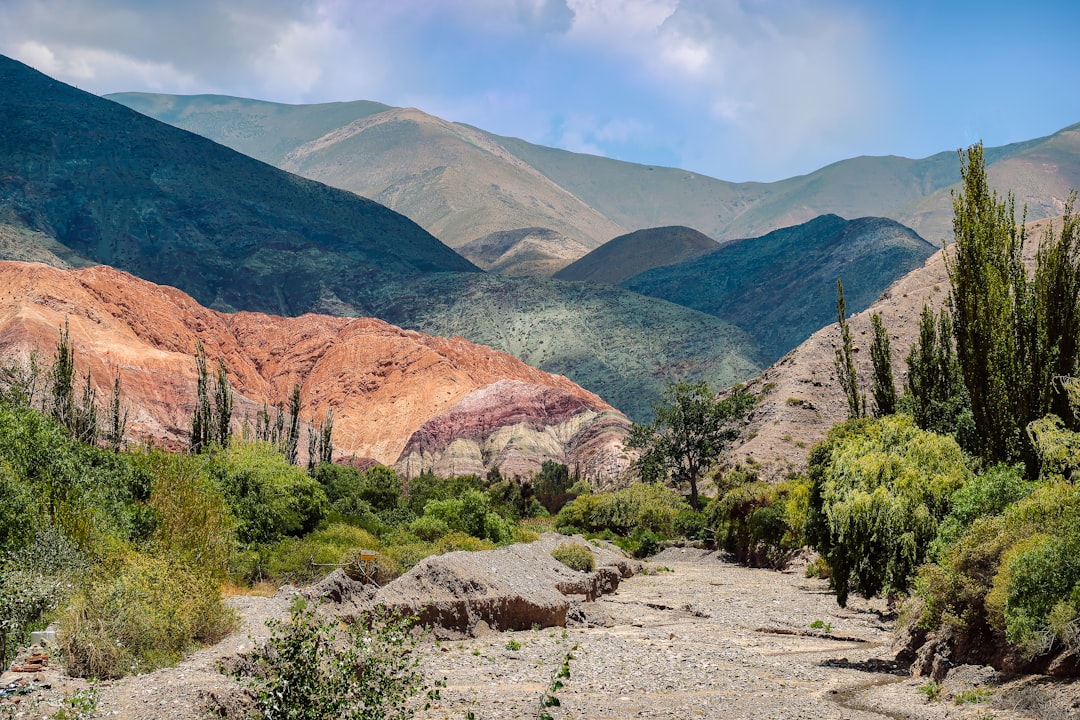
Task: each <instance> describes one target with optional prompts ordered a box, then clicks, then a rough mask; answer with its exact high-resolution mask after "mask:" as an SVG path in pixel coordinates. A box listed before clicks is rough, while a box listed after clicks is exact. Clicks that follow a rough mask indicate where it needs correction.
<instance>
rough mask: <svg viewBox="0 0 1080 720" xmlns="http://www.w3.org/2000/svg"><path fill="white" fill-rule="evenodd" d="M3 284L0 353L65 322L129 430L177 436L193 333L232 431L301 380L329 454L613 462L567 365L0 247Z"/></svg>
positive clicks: (428, 461)
mask: <svg viewBox="0 0 1080 720" xmlns="http://www.w3.org/2000/svg"><path fill="white" fill-rule="evenodd" d="M0 288H2V289H0V355H2V356H4V357H5V358H22V359H25V358H27V357H28V356H29V354H30V353H31V352H36V353H37V356H38V358H39V362H41V363H48V362H50V361H51V357H52V354H53V352H54V348H55V347H56V344H57V339H58V332H59V328H60V327H61V326H62V325H63V324H64V323H65V322H68V323H69V325H70V336H71V340H72V343H73V345H74V348H75V353H76V365H77V369H78V372H79V374H80V376H82V374H83V373H85V372H86V371H89V372H90V373H91V374H92V376H93V379H94V384H95V387H96V388H97V391H98V395H99V398H102V399H104V398H106V397H108V393H109V391H110V390H111V387H112V382H113V377H114V376H115V374H116V373H117V372H119V373H120V377H121V382H122V395H123V401H124V403H126V404H127V405H128V406H129V408H130V431H131V433H132V435H133V436H134V437H139V438H146V439H152V440H154V441H155V442H160V443H164V444H168V445H181V444H184V443H185V442H186V434H187V432H188V431H189V428H190V417H191V413H192V409H193V407H194V400H195V381H196V369H195V361H194V358H193V354H194V349H195V343H196V340H201V341H202V343H203V345H204V346H205V348H206V352H207V355H208V356H209V358H210V359H211V361H214V360H215V359H216V358H222V359H224V361H225V363H226V365H227V367H228V375H229V380H230V382H231V384H232V386H233V388H234V390H235V391H236V393H237V395H238V397H237V402H236V406H237V409H236V411H235V412H234V415H233V424H234V427H235V429H236V431H237V432H240V431H241V430H242V426H243V425H244V424H245V422H248V421H249V422H251V423H252V424H253V423H254V413H255V410H256V409H257V408H259V407H261V406H262V404H263V403H268V404H270V405H273V403H275V402H277V401H279V400H282V399H284V398H286V397H287V395H288V393H289V390H290V389H291V388H292V386H293V385H294V383H297V382H299V383H300V384H301V388H302V396H303V405H302V410H301V417H302V418H303V419H304V420H305V421H306V420H316V421H317V420H321V419H322V418H323V417H324V414H325V412H326V410H327V409H328V408H333V411H334V415H335V424H334V444H335V446H336V452H337V455H338V456H345V457H348V456H355V457H357V458H370V459H372V460H375V461H377V462H380V463H384V464H388V465H392V464H395V463H398V464H399V467H400V468H401V469H405V470H407V471H410V472H414V473H415V472H419V471H420V470H422V469H426V468H430V467H433V468H435V469H436V470H437V471H440V470H441V471H447V472H459V473H464V472H483V471H484V470H486V469H487V468H489V467H491V466H492V465H498V466H499V467H500V468H501V469H502V470H503V472H509V473H511V474H513V473H528V472H532V471H535V470H536V469H537V468H538V467H539V465H540V463H541V462H542V461H543V460H546V459H554V460H557V461H559V462H564V463H568V464H571V465H579V466H580V467H581V470H582V472H583V473H585V474H587V475H591V476H593V477H596V478H598V479H601V478H608V477H611V476H614V475H616V474H618V473H619V472H620V471H621V470H622V469H623V467H624V461H623V460H622V459H621V438H622V436H623V434H624V433H625V431H626V427H627V425H628V422H627V420H626V418H625V417H624V416H623V415H622V414H621V413H619V412H617V411H615V410H614V409H613V408H611V407H610V406H609V405H607V404H606V403H604V402H603V401H602V400H601V399H600V398H599V397H597V396H596V395H594V394H592V393H590V392H587V391H585V390H582V389H581V388H580V387H578V386H577V385H575V384H574V383H572V382H571V381H569V380H567V379H566V378H564V377H561V376H558V375H552V374H549V373H546V372H543V371H541V370H537V369H535V368H532V367H529V366H528V365H526V364H525V363H523V362H521V361H519V360H517V359H515V358H513V357H511V356H509V355H507V354H505V353H500V352H496V351H494V350H491V349H490V348H486V347H483V346H479V345H474V344H473V343H470V342H468V341H466V340H463V339H461V338H453V339H446V338H438V337H431V336H428V335H423V334H421V333H418V332H413V331H406V330H401V329H400V328H397V327H394V326H393V325H389V324H387V323H385V322H382V321H380V320H375V319H367V318H359V319H349V318H337V317H330V316H325V315H313V314H307V315H302V316H300V317H296V318H284V317H277V316H272V315H263V314H260V313H248V312H243V313H236V314H226V313H220V312H216V311H213V310H209V309H207V308H204V307H202V306H201V305H199V304H198V303H197V302H195V300H194V299H192V298H191V297H190V296H188V295H186V294H184V293H182V292H180V291H179V290H176V289H174V288H170V287H165V286H160V285H154V284H152V283H149V282H146V281H143V280H139V279H137V278H135V277H133V276H131V275H128V274H127V273H123V272H120V271H117V270H114V269H112V268H109V267H105V266H96V267H91V268H84V269H79V270H59V269H56V268H53V267H49V266H45V265H40V264H33V263H20V262H3V263H0ZM414 435H415V437H414ZM302 444H303V443H302ZM406 448H408V449H409V450H408V453H405V454H404V455H403V451H404V450H405V449H406Z"/></svg>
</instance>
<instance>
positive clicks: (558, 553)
mask: <svg viewBox="0 0 1080 720" xmlns="http://www.w3.org/2000/svg"><path fill="white" fill-rule="evenodd" d="M551 557H553V558H555V559H556V560H558V561H559V562H561V563H562V564H563V565H565V566H566V567H568V568H570V569H571V570H580V571H581V572H592V571H593V570H595V569H596V557H595V556H594V555H593V554H592V551H591V550H589V548H587V547H585V546H584V545H577V544H567V545H559V546H558V547H557V548H555V549H554V550H552V551H551Z"/></svg>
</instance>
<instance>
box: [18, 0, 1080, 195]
mask: <svg viewBox="0 0 1080 720" xmlns="http://www.w3.org/2000/svg"><path fill="white" fill-rule="evenodd" d="M1077 28H1080V3H1077V2H1070V1H1063V2H1047V1H1045V0H1029V1H1028V2H1023V3H1019V2H1015V0H1013V1H1011V2H998V1H996V0H983V1H981V2H968V1H966V0H963V1H956V2H952V1H950V0H933V1H931V0H906V1H903V2H866V1H864V2H854V1H853V0H741V1H740V0H731V1H728V0H311V1H310V2H300V1H298V0H230V1H228V2H226V1H220V2H219V1H215V0H185V1H184V2H174V1H172V0H94V1H89V0H85V1H79V0H0V53H3V54H6V55H9V56H12V57H15V58H17V59H19V60H22V61H23V62H26V63H28V64H29V65H31V66H33V67H36V68H38V69H39V70H41V71H43V72H45V73H47V74H49V75H52V76H53V77H56V78H59V79H61V80H64V81H66V82H70V83H72V84H74V85H77V86H79V87H81V88H83V89H86V90H89V91H91V92H95V93H99V94H105V93H109V92H120V91H129V90H139V91H150V92H166V93H181V94H189V93H222V94H227V95H238V96H243V97H254V98H260V99H264V100H274V101H279V102H290V103H307V102H328V101H335V100H354V99H365V100H377V101H380V102H384V103H387V104H390V105H398V106H414V107H418V108H420V109H421V110H424V111H426V112H429V113H432V114H435V115H438V116H440V117H444V118H446V119H449V120H456V121H460V122H466V123H469V124H472V125H476V126H478V127H481V128H484V129H485V130H489V131H492V132H496V133H500V134H504V135H513V136H516V137H521V138H525V139H526V140H529V141H532V142H536V143H540V144H544V145H553V146H556V147H562V148H566V149H569V150H575V151H580V152H591V153H595V154H601V155H606V156H608V157H614V158H619V159H624V160H630V161H633V162H640V163H647V164H658V165H672V166H677V167H683V168H686V169H688V170H693V171H697V172H701V173H704V174H707V175H711V176H713V177H718V178H722V179H725V180H776V179H780V178H784V177H789V176H792V175H797V174H802V173H806V172H810V171H812V170H814V169H817V168H818V167H821V166H823V165H827V164H829V163H831V162H834V161H837V160H841V159H844V158H847V157H852V156H856V155H885V154H894V155H905V156H908V157H923V156H926V155H929V154H931V153H934V152H938V151H941V150H953V149H956V148H958V147H960V146H963V145H967V144H970V143H972V142H975V141H977V140H980V139H981V140H983V141H985V142H986V144H987V145H1000V144H1005V143H1009V142H1016V141H1019V140H1025V139H1030V138H1033V137H1038V136H1042V135H1047V134H1050V133H1052V132H1055V131H1057V130H1059V129H1061V128H1063V127H1065V126H1067V125H1071V124H1073V123H1077V122H1080V92H1077V91H1076V87H1077V83H1076V79H1075V73H1076V69H1077V68H1078V67H1080V40H1078V39H1077Z"/></svg>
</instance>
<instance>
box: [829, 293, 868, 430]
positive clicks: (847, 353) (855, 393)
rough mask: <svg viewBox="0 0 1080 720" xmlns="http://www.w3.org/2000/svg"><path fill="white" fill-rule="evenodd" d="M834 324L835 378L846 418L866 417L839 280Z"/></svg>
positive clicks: (864, 402) (845, 305)
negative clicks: (837, 332) (836, 329)
mask: <svg viewBox="0 0 1080 720" xmlns="http://www.w3.org/2000/svg"><path fill="white" fill-rule="evenodd" d="M836 323H837V324H838V325H839V326H840V347H838V348H834V350H833V352H834V353H835V356H834V358H833V364H834V366H835V368H836V378H837V380H838V381H839V382H840V387H841V388H842V389H843V390H844V396H845V397H846V398H847V405H848V417H849V418H859V417H863V416H864V415H866V398H865V397H864V396H863V395H861V394H860V393H859V379H858V375H857V374H856V372H855V348H854V344H853V343H852V341H851V326H850V325H848V321H847V304H846V303H845V302H844V284H843V283H842V282H840V280H837V281H836Z"/></svg>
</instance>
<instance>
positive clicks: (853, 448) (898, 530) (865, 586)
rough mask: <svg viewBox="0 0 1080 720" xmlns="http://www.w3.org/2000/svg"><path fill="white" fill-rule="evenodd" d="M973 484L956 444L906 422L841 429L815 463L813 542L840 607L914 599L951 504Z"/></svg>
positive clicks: (860, 423)
mask: <svg viewBox="0 0 1080 720" xmlns="http://www.w3.org/2000/svg"><path fill="white" fill-rule="evenodd" d="M969 476H970V471H969V470H968V463H967V457H966V456H965V455H964V452H963V451H962V450H961V449H960V446H959V445H957V444H956V441H955V440H953V439H952V438H951V437H945V436H942V435H937V434H935V433H929V432H926V431H924V430H920V429H919V428H917V427H916V426H915V424H914V422H912V420H911V418H910V417H908V416H906V415H891V416H888V417H884V418H879V419H876V420H870V419H866V418H864V419H859V420H849V421H848V422H846V423H844V424H843V425H837V426H836V427H834V428H833V429H832V430H831V431H830V432H829V437H828V439H827V440H825V441H824V442H822V443H820V444H819V445H817V446H816V447H815V448H814V450H813V451H812V453H811V456H810V480H811V482H812V486H811V489H810V500H809V504H810V509H809V513H808V517H807V522H806V535H807V540H808V541H809V542H810V543H811V544H812V545H814V547H816V548H817V549H818V550H819V551H820V552H821V554H822V555H823V556H825V558H826V560H828V563H829V566H830V568H832V583H833V587H834V588H835V589H836V599H837V602H838V603H839V604H840V605H841V606H844V605H846V604H847V598H848V593H849V591H851V590H854V591H855V592H858V593H859V594H860V595H863V596H864V597H871V596H873V595H876V594H877V593H879V592H882V591H884V592H887V593H889V594H896V593H903V592H907V591H908V589H909V588H910V586H911V582H912V576H913V574H914V572H915V569H916V568H917V567H918V566H919V565H920V564H922V562H923V560H924V559H925V557H926V552H927V548H928V546H929V545H930V543H931V541H932V540H933V539H934V537H935V536H936V535H937V531H938V524H939V523H940V521H941V520H942V518H944V517H945V516H946V515H947V514H948V512H949V510H950V497H951V496H952V493H953V492H954V491H955V490H956V489H957V488H959V487H960V486H961V485H962V484H963V483H964V482H965V481H966V480H967V479H968V478H969Z"/></svg>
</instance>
